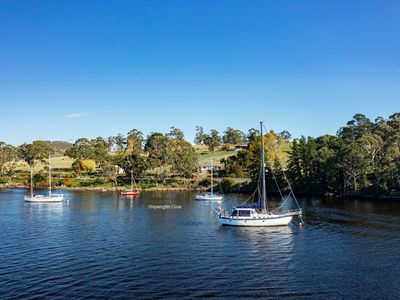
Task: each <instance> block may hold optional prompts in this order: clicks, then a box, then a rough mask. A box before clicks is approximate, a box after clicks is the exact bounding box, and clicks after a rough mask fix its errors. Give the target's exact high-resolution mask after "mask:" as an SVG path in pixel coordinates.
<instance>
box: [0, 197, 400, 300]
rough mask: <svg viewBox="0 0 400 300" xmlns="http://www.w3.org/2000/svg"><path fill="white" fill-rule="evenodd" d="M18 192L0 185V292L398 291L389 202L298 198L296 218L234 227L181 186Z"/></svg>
mask: <svg viewBox="0 0 400 300" xmlns="http://www.w3.org/2000/svg"><path fill="white" fill-rule="evenodd" d="M23 195H24V191H22V190H13V191H7V192H0V228H2V230H1V231H0V241H1V243H0V282H1V285H0V296H1V298H16V297H18V298H30V297H36V298H57V297H62V298H99V297H100V298H114V297H115V298H125V297H129V298H137V297H141V298H176V297H178V298H206V297H207V298H213V297H215V298H258V297H259V298H263V299H276V298H291V299H303V298H304V299H307V298H323V299H329V298H332V299H333V298H359V297H361V298H364V297H365V298H391V299H393V298H399V297H400V293H399V288H398V286H400V285H399V284H398V283H399V280H398V276H397V275H396V274H400V269H399V264H396V263H394V262H396V261H398V260H399V259H400V249H399V247H398V245H399V242H400V237H399V231H400V218H399V215H400V205H399V204H398V203H397V204H394V203H391V204H388V203H384V204H380V203H374V202H372V203H371V202H362V201H354V202H343V201H340V200H337V201H336V200H329V201H325V200H323V199H317V200H316V199H313V200H309V199H303V200H302V205H303V207H304V211H305V221H306V224H305V226H304V227H303V229H299V228H298V226H296V223H297V221H296V222H294V223H293V224H292V225H290V226H287V227H279V228H235V227H222V226H220V225H218V223H217V222H216V220H215V216H214V214H213V212H212V205H210V204H205V203H201V202H197V201H194V200H193V196H194V195H193V194H192V193H143V195H142V196H141V198H140V199H135V200H133V199H125V198H120V197H118V195H116V194H113V193H78V192H77V193H70V195H69V201H68V203H62V204H61V205H54V206H53V205H49V204H47V205H31V204H27V203H24V202H23V201H22V197H23ZM240 199H242V198H241V197H240V196H237V195H233V196H232V197H230V196H229V195H227V196H226V201H225V203H224V205H225V206H227V207H230V206H232V204H233V201H236V200H240ZM165 203H167V204H170V205H173V204H176V205H181V206H182V208H181V209H175V210H157V209H148V205H149V204H152V205H157V204H165Z"/></svg>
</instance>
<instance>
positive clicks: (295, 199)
mask: <svg viewBox="0 0 400 300" xmlns="http://www.w3.org/2000/svg"><path fill="white" fill-rule="evenodd" d="M263 127H264V129H265V132H267V129H266V128H265V125H264V124H263ZM271 148H272V151H273V152H274V155H275V157H276V158H277V161H278V164H279V167H280V169H281V170H282V174H283V177H284V178H285V181H286V183H287V185H288V187H289V190H290V193H289V195H288V197H289V196H290V194H291V195H292V197H293V199H294V201H295V202H296V205H297V207H298V208H299V209H300V210H301V207H300V205H299V202H298V201H297V198H296V196H295V194H294V192H293V189H292V185H291V184H290V182H289V179H288V178H287V176H286V173H285V171H284V169H283V166H282V164H281V161H280V159H279V157H278V155H277V153H276V151H275V148H274V147H271ZM287 199H288V198H286V200H287ZM286 200H285V201H286ZM299 218H300V220H301V222H302V223H304V221H303V218H302V217H301V215H299Z"/></svg>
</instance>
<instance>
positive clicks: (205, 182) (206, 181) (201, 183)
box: [199, 178, 211, 187]
mask: <svg viewBox="0 0 400 300" xmlns="http://www.w3.org/2000/svg"><path fill="white" fill-rule="evenodd" d="M210 185H211V181H210V179H208V178H204V179H202V180H200V181H199V186H200V187H209V186H210Z"/></svg>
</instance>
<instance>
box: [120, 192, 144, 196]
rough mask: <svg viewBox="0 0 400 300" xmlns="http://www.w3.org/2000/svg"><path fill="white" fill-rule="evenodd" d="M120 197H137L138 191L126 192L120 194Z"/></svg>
mask: <svg viewBox="0 0 400 300" xmlns="http://www.w3.org/2000/svg"><path fill="white" fill-rule="evenodd" d="M121 195H122V196H135V197H137V196H139V195H140V192H139V191H127V192H121Z"/></svg>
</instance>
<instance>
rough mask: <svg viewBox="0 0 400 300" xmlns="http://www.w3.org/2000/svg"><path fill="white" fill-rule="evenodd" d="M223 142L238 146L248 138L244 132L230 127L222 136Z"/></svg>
mask: <svg viewBox="0 0 400 300" xmlns="http://www.w3.org/2000/svg"><path fill="white" fill-rule="evenodd" d="M222 141H223V143H224V144H232V145H237V144H241V143H243V142H245V141H246V137H245V134H244V133H243V132H242V131H240V130H238V129H234V128H232V127H228V128H227V129H226V130H225V131H224V135H223V136H222Z"/></svg>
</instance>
